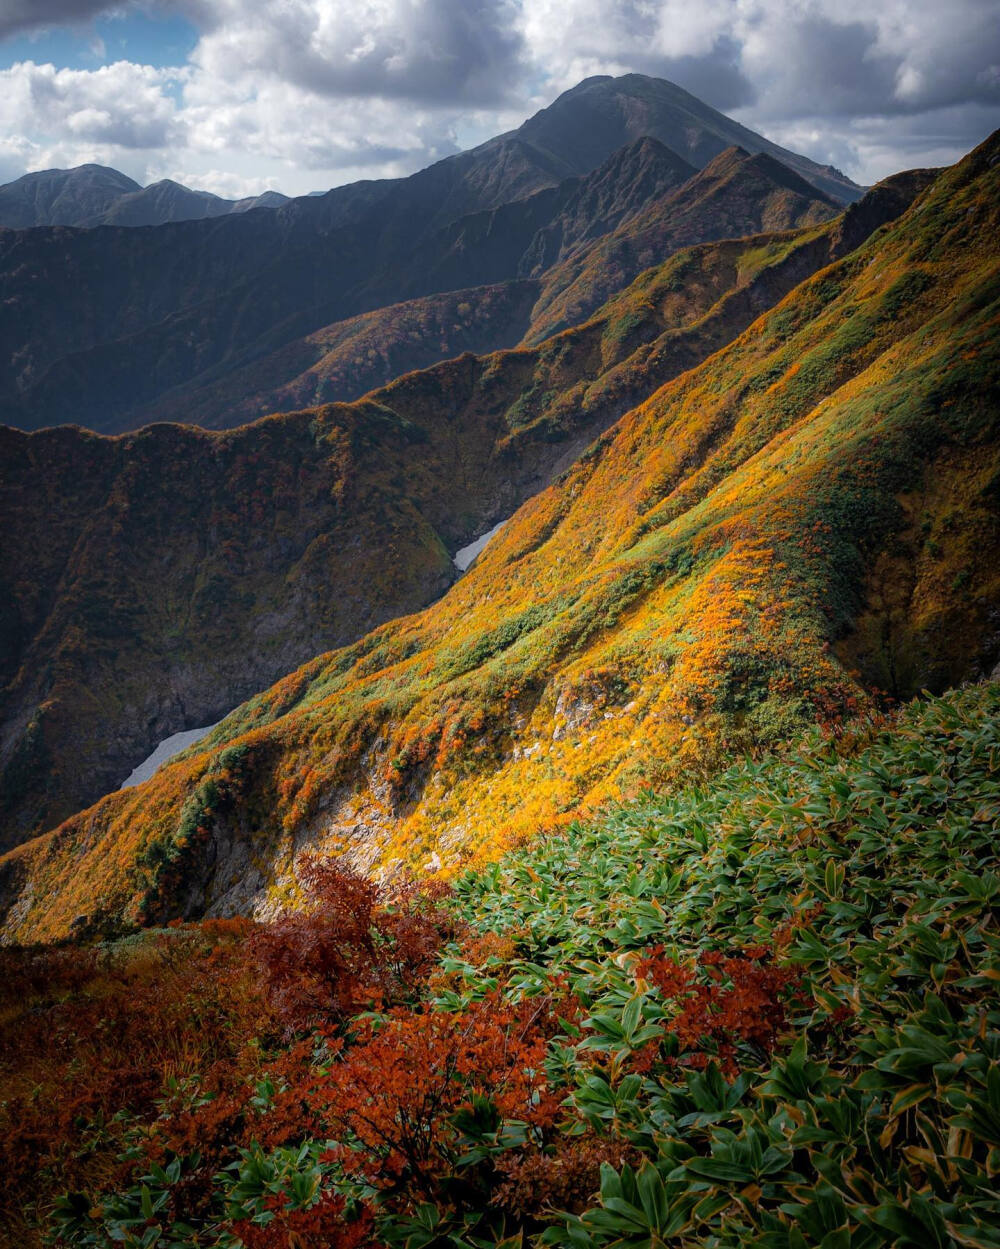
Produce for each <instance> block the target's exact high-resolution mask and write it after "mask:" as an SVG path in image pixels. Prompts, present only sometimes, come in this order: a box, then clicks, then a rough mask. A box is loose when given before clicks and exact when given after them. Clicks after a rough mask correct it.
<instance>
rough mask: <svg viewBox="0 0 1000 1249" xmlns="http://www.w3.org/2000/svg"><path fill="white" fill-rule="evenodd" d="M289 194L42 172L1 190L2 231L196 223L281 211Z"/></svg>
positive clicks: (85, 172)
mask: <svg viewBox="0 0 1000 1249" xmlns="http://www.w3.org/2000/svg"><path fill="white" fill-rule="evenodd" d="M287 202H288V196H287V195H279V194H278V192H277V191H265V192H264V194H263V195H255V196H250V197H249V198H246V199H241V200H228V199H223V198H222V197H221V196H218V195H212V194H211V192H209V191H193V190H191V188H190V187H186V186H181V184H180V183H179V182H171V181H170V180H169V179H166V180H164V181H162V182H154V183H152V184H151V185H150V186H147V187H141V186H140V185H139V184H138V182H134V181H133V180H132V179H131V178H128V177H126V176H125V174H123V173H119V172H118V170H117V169H108V168H107V167H106V166H104V165H78V166H77V167H76V168H75V169H43V170H40V171H39V172H38V173H28V174H25V175H24V177H23V178H18V179H17V180H16V181H15V182H8V183H6V184H5V185H4V186H0V227H5V228H7V229H11V230H25V229H29V228H31V227H34V226H83V227H92V226H101V225H119V226H125V225H127V226H155V225H163V224H164V223H165V222H168V221H197V220H200V219H201V218H203V217H221V216H224V215H225V214H226V213H232V212H246V211H248V210H249V209H251V208H277V207H278V206H279V205H280V204H286V203H287Z"/></svg>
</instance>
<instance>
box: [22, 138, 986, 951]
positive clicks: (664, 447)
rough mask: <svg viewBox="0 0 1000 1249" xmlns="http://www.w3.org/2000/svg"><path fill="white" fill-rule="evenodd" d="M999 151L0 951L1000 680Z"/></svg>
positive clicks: (733, 349) (308, 695) (552, 495)
mask: <svg viewBox="0 0 1000 1249" xmlns="http://www.w3.org/2000/svg"><path fill="white" fill-rule="evenodd" d="M998 155H1000V143H998V140H997V138H996V137H995V136H994V138H993V139H991V140H990V141H989V142H988V143H986V144H984V145H983V146H982V147H980V148H979V149H977V150H976V152H974V153H973V154H972V155H970V156H969V157H968V158H966V159H965V160H964V161H962V162H961V163H960V164H959V165H957V166H955V167H954V168H953V169H951V170H949V171H946V172H945V173H944V174H942V175H941V176H940V177H939V178H938V179H937V180H936V181H935V183H934V184H933V185H932V186H931V187H930V188H929V189H928V190H927V191H925V192H924V193H923V194H922V195H921V196H919V197H918V199H917V200H916V202H915V203H914V204H913V206H912V207H911V208H910V209H909V210H908V211H907V212H906V213H905V214H903V216H902V217H900V218H899V219H898V220H897V221H895V222H894V223H893V224H891V225H889V226H886V227H883V228H882V229H881V230H879V231H877V232H876V234H875V235H874V236H873V237H872V238H871V239H869V241H868V242H867V243H865V244H864V245H863V246H862V247H860V248H859V249H857V250H856V251H854V252H853V253H851V254H850V255H848V256H847V257H846V258H844V259H842V260H840V261H838V262H837V263H836V264H834V265H832V266H830V267H829V268H826V269H824V270H822V271H821V272H820V273H818V274H816V275H815V276H814V277H812V278H810V279H808V280H807V281H806V282H804V283H803V284H801V285H800V286H798V287H797V288H796V289H795V290H794V291H792V293H791V294H790V295H788V296H787V298H785V299H784V300H783V301H782V302H781V303H780V304H779V305H778V306H777V307H776V308H774V309H773V310H772V311H770V312H769V313H767V314H766V315H765V316H764V317H763V318H761V319H760V320H759V321H757V322H756V323H755V324H754V325H753V326H752V327H751V329H750V330H749V331H747V332H746V333H744V334H743V335H741V336H740V337H739V338H737V339H736V341H735V342H733V343H731V344H730V345H729V346H727V347H725V348H724V349H723V350H721V351H719V352H718V353H717V354H715V355H714V356H711V357H710V358H709V359H707V360H705V361H704V363H702V364H701V365H699V366H698V367H696V368H694V369H692V370H691V371H689V372H688V373H686V374H684V375H683V376H681V377H679V378H677V379H676V380H674V381H672V382H669V383H667V384H666V385H665V386H663V387H662V388H661V389H660V390H658V391H657V392H656V393H654V394H652V395H651V396H650V397H649V398H648V399H647V400H646V401H645V402H643V403H642V404H641V405H640V406H639V407H637V408H635V409H634V410H633V411H631V412H630V413H628V414H627V415H626V416H625V417H624V418H623V419H622V420H621V421H620V422H619V423H618V424H617V425H616V426H615V427H614V428H613V429H611V430H609V431H608V432H607V433H606V434H605V435H603V436H602V437H601V438H600V439H599V440H598V441H597V442H596V443H595V444H594V445H593V446H592V447H591V448H590V449H589V451H587V452H586V453H585V454H584V455H583V456H582V457H581V458H580V460H579V461H578V462H577V463H576V464H575V465H574V466H573V467H572V468H571V469H569V470H568V471H567V472H566V473H565V474H564V476H563V477H561V478H560V479H559V480H558V481H557V482H556V483H554V484H553V485H552V486H551V487H550V488H548V489H547V490H545V491H544V492H543V493H542V494H540V495H539V496H537V497H536V498H534V499H533V500H531V501H530V502H529V503H527V504H526V505H525V506H524V507H523V508H522V509H521V510H520V511H519V512H518V513H517V515H516V516H515V517H514V519H513V520H512V521H511V523H510V524H509V525H508V526H507V527H506V529H505V530H504V531H503V532H502V534H501V536H500V537H499V538H498V539H497V540H495V542H494V543H493V544H491V546H490V547H489V548H488V549H487V552H486V553H485V555H484V557H483V558H482V559H481V560H480V561H478V562H477V564H476V565H475V566H474V568H473V570H472V571H471V572H470V574H469V575H468V576H466V577H465V578H463V579H462V580H461V581H460V582H459V583H458V584H457V585H456V586H455V587H454V588H453V589H452V590H451V591H450V592H449V594H448V595H446V596H445V598H444V599H443V600H441V602H439V603H438V604H436V605H435V606H433V607H431V608H429V609H427V610H426V611H424V612H423V613H421V614H419V615H416V616H411V617H408V618H405V619H402V620H398V621H395V622H393V623H391V624H388V625H385V626H383V627H382V628H380V629H378V630H376V631H374V632H373V633H371V634H369V635H367V636H366V637H365V638H363V639H362V640H361V641H359V642H357V643H356V644H354V645H353V646H350V647H347V648H345V649H342V650H340V651H336V652H333V653H331V654H329V655H326V656H323V657H321V658H319V659H316V660H314V661H313V662H311V663H310V664H308V665H307V666H306V667H305V668H303V669H300V670H299V671H298V672H296V673H294V674H293V675H291V676H289V677H288V678H287V679H286V680H285V681H284V682H282V683H281V684H280V685H279V686H277V687H275V688H274V689H273V690H271V691H269V692H268V693H267V694H265V695H263V696H261V697H260V698H257V699H255V700H252V701H251V702H249V703H247V704H245V705H244V706H243V707H241V708H240V709H239V710H238V711H236V712H235V713H233V715H232V716H230V717H229V718H228V719H227V720H226V721H225V722H224V723H223V724H222V725H221V726H220V727H219V728H218V729H217V730H216V731H215V733H214V734H213V736H212V738H211V739H210V743H209V748H208V749H207V750H200V751H198V752H196V753H194V754H191V755H189V756H188V757H187V758H184V759H182V760H180V761H178V762H176V763H174V764H172V765H171V766H169V767H167V768H165V769H163V770H162V771H161V772H160V773H159V774H158V775H157V776H155V777H154V778H153V779H152V780H151V781H150V782H147V783H146V784H145V785H143V786H141V787H139V788H138V789H136V790H133V791H129V792H126V793H122V794H116V795H112V796H110V797H108V798H106V799H104V800H103V801H102V802H100V803H99V804H98V805H97V806H96V807H94V808H92V809H90V810H89V811H87V812H85V813H83V814H82V815H79V816H76V817H74V818H73V819H71V820H69V821H67V822H66V823H65V824H63V825H62V826H61V827H60V828H58V829H57V830H55V831H54V832H53V833H51V834H48V835H47V836H45V837H42V838H39V839H37V840H35V841H34V842H32V843H30V844H28V845H27V846H24V847H21V848H20V849H18V850H15V851H13V852H12V853H11V854H10V855H8V856H7V857H6V859H5V860H4V861H3V874H4V882H5V894H6V897H7V899H8V910H7V921H6V923H7V932H8V934H9V935H10V936H12V937H16V938H22V939H23V938H46V939H47V938H53V937H58V936H60V935H63V934H66V933H67V932H69V931H70V928H71V925H73V924H74V923H75V924H76V927H77V930H78V931H88V930H93V929H99V928H101V927H111V928H116V927H122V926H128V925H130V924H134V923H143V922H148V921H149V920H153V919H157V918H160V917H166V916H170V915H175V914H181V913H184V914H192V915H193V914H199V913H202V912H204V911H206V910H214V911H216V912H226V911H230V910H233V909H245V910H251V909H255V910H258V911H262V910H266V909H267V908H269V907H272V906H276V905H278V904H280V903H281V902H282V901H283V900H285V898H286V897H287V896H288V894H289V893H290V892H292V891H294V887H295V886H294V861H295V856H296V854H298V853H300V852H301V851H303V850H304V849H307V848H316V849H320V850H323V851H325V852H330V853H340V854H346V855H347V856H348V857H350V858H353V859H354V861H355V862H356V863H358V864H359V865H361V866H364V867H365V868H368V869H379V868H388V867H390V866H391V865H392V864H394V863H399V862H402V863H406V864H416V863H420V862H421V861H422V860H423V859H425V858H426V857H427V856H428V855H430V854H431V853H437V854H438V855H439V856H440V858H441V860H442V861H443V862H444V864H445V865H446V866H447V867H450V868H453V867H454V866H456V865H457V864H458V863H460V862H462V861H464V860H465V859H467V858H469V857H475V856H489V855H495V854H496V853H498V852H499V850H501V849H502V848H503V847H504V846H505V845H507V844H508V843H509V842H510V841H511V840H512V839H516V838H517V837H519V836H520V835H522V834H527V833H531V832H535V831H537V829H538V828H539V827H544V826H545V825H548V824H553V823H556V822H558V821H559V820H560V819H562V818H564V816H565V813H566V812H568V811H571V810H573V809H576V808H578V807H579V806H580V805H581V804H586V803H594V802H597V801H598V800H600V799H602V798H605V797H607V796H609V795H610V794H612V793H614V792H615V791H616V790H618V789H630V788H634V787H637V786H640V785H642V784H647V783H649V782H658V781H661V780H663V779H665V778H666V777H668V776H670V775H673V774H675V773H677V772H679V771H682V770H686V769H691V768H693V767H699V766H705V765H712V764H713V763H714V762H715V761H716V760H717V759H718V758H719V757H720V755H721V754H724V753H725V752H728V751H731V750H734V749H739V748H741V747H742V746H743V745H745V744H748V743H751V742H760V741H761V740H766V739H767V738H768V737H774V736H787V735H788V733H789V732H791V731H793V730H794V728H795V727H796V726H797V725H799V724H802V723H804V722H806V721H813V720H815V719H817V718H819V719H821V720H822V719H833V718H837V717H840V716H843V715H845V714H849V713H850V712H851V711H852V710H855V709H857V708H858V707H859V706H863V705H864V704H865V703H866V702H867V700H868V698H869V692H870V691H871V690H872V688H874V687H879V688H881V689H883V690H887V691H888V692H889V693H891V694H894V695H898V696H899V695H906V694H907V693H909V692H910V691H912V690H913V689H915V688H919V687H921V686H929V687H932V688H933V687H944V686H947V685H950V684H954V683H955V682H957V681H961V680H962V679H964V678H965V677H968V676H971V675H974V674H977V673H980V672H982V671H983V670H984V669H986V668H989V667H991V666H992V664H993V663H994V662H995V660H996V648H997V644H996V616H995V611H996V605H997V603H998V592H1000V585H998V580H1000V558H998V556H1000V549H998V546H1000V529H998V513H997V493H998V489H1000V486H998V482H1000V446H998V441H997V435H998V428H997V426H998V410H997V403H996V394H997V381H998V352H1000V343H998V334H997V326H998V317H1000V258H998V256H997V253H996V246H995V239H996V237H997V231H998V227H1000V196H998V190H1000V187H998V181H1000V162H998V160H997V157H998Z"/></svg>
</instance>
